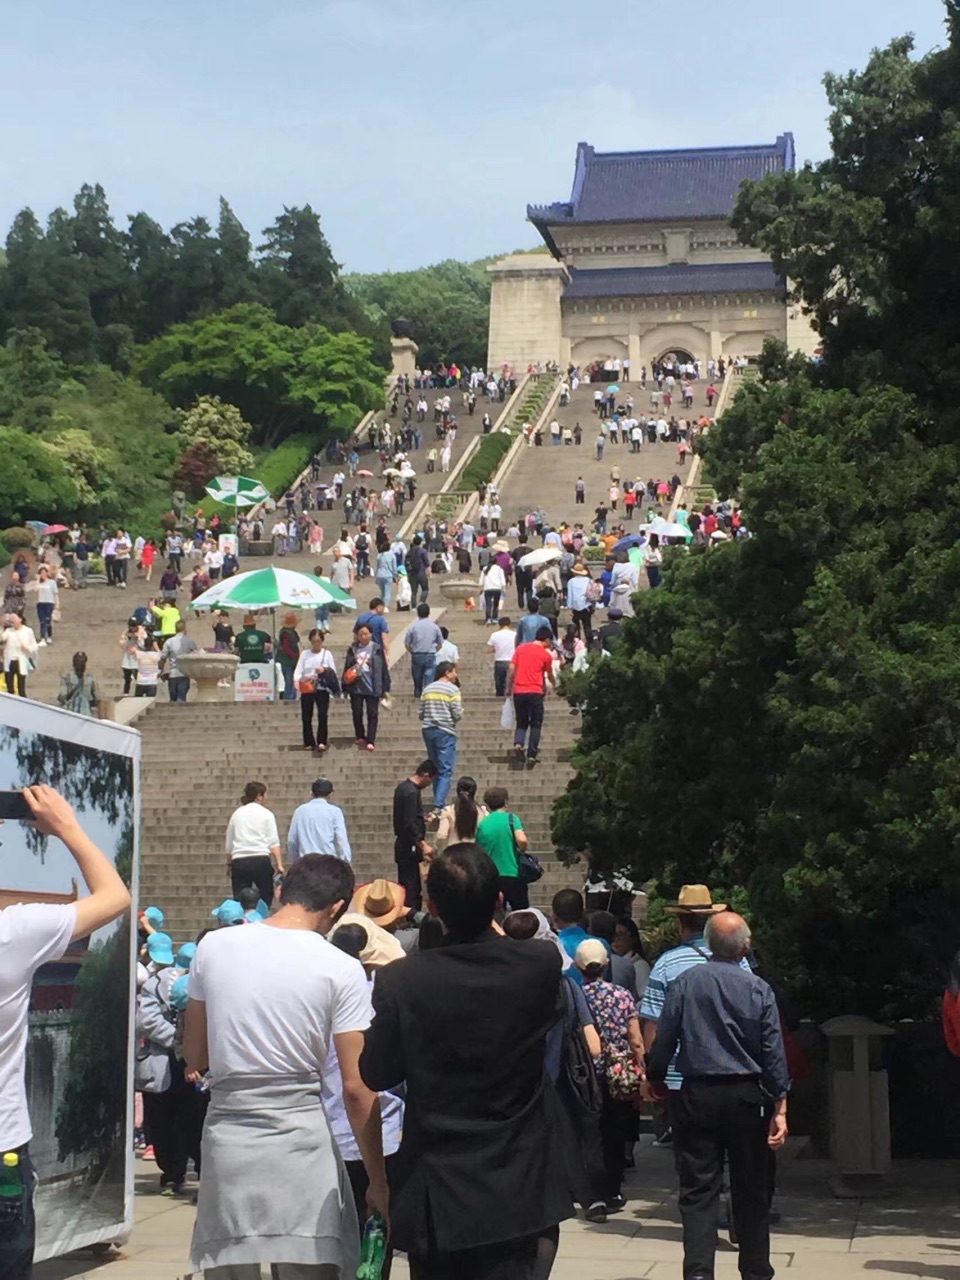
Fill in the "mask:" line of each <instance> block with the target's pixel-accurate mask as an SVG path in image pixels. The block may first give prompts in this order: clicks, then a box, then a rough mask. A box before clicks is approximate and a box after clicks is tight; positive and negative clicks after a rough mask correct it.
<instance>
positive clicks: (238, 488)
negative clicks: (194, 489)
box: [207, 476, 270, 507]
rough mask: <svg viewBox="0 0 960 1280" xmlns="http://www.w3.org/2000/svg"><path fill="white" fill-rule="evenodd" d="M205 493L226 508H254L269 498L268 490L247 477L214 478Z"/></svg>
mask: <svg viewBox="0 0 960 1280" xmlns="http://www.w3.org/2000/svg"><path fill="white" fill-rule="evenodd" d="M207 493H209V495H210V497H211V498H215V499H216V500H217V502H222V503H223V504H224V506H227V507H255V506H256V505H257V503H258V502H263V501H264V500H265V499H267V498H269V497H270V492H269V490H267V489H265V488H264V486H263V485H262V484H261V483H260V481H259V480H251V479H250V477H249V476H214V477H213V479H212V480H211V481H210V483H209V484H208V485H207Z"/></svg>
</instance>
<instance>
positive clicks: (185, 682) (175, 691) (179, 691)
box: [167, 676, 190, 702]
mask: <svg viewBox="0 0 960 1280" xmlns="http://www.w3.org/2000/svg"><path fill="white" fill-rule="evenodd" d="M189 688H190V678H189V676H171V677H170V679H169V680H168V681H167V689H168V690H169V693H170V701H171V702H186V700H187V690H188V689H189Z"/></svg>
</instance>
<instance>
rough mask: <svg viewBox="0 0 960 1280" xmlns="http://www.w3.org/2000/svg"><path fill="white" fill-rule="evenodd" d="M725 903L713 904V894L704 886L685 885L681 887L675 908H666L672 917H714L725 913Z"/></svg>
mask: <svg viewBox="0 0 960 1280" xmlns="http://www.w3.org/2000/svg"><path fill="white" fill-rule="evenodd" d="M726 909H727V904H726V903H725V902H714V901H713V894H712V893H711V892H710V890H709V889H708V888H707V886H706V885H705V884H685V885H683V886H682V887H681V889H680V893H679V895H678V897H677V905H676V906H675V907H666V908H665V910H667V911H669V912H670V914H671V915H674V916H715V915H717V913H718V912H720V911H726Z"/></svg>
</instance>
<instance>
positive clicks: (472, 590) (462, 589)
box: [440, 577, 480, 604]
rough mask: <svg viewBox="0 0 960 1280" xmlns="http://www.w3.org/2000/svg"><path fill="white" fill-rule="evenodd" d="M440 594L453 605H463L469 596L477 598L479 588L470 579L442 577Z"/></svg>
mask: <svg viewBox="0 0 960 1280" xmlns="http://www.w3.org/2000/svg"><path fill="white" fill-rule="evenodd" d="M440 594H441V595H442V596H443V598H444V599H445V600H449V601H450V602H451V603H453V604H463V602H464V601H465V600H469V599H470V597H471V596H474V597H476V596H478V595H479V594H480V588H479V587H478V586H477V584H476V582H474V580H473V579H472V578H447V577H443V578H441V579H440Z"/></svg>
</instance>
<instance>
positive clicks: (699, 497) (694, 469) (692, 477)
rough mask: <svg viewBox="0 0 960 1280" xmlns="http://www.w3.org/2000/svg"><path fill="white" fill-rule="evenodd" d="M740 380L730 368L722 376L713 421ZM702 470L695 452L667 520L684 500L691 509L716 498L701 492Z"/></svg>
mask: <svg viewBox="0 0 960 1280" xmlns="http://www.w3.org/2000/svg"><path fill="white" fill-rule="evenodd" d="M742 381H743V380H742V378H739V377H738V378H734V376H733V371H732V370H728V371H727V376H726V377H725V378H724V380H723V385H722V386H721V388H720V395H719V396H718V397H717V403H716V404H715V405H714V407H713V420H714V422H716V421H717V419H718V418H719V417H720V416H721V415H722V414H723V412H724V411H725V409H726V407H727V405H728V403H729V401H730V398H731V397H732V396H733V395H735V394H736V392H735V390H734V386H736V387H738V388H739V387H740V386H741V385H742ZM702 472H703V458H702V457H701V456H700V454H699V453H695V454H693V456H692V458H691V461H690V470H689V471H688V472H687V478H686V480H685V482H684V483H683V484H682V485H680V487H679V488H678V489H677V492H676V493H675V494H674V495H673V502H672V503H671V504H670V511H669V514H668V515H667V519H668V520H676V518H677V509H678V508H679V506H680V504H681V503H682V502H685V503H686V504H687V507H688V508H691V509H692V507H696V506H700V505H701V503H703V502H707V501H711V500H714V501H715V500H716V496H717V495H716V493H714V491H713V490H712V489H711V490H710V491H709V493H703V494H701V490H703V489H705V488H706V486H704V485H701V483H700V476H701V474H702Z"/></svg>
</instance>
